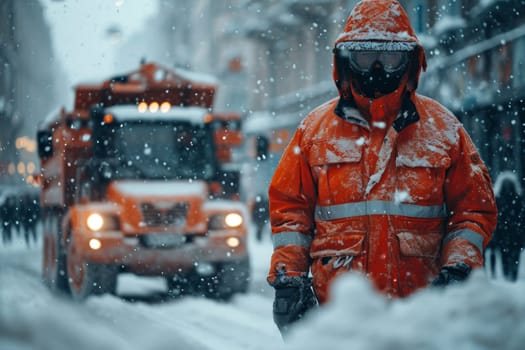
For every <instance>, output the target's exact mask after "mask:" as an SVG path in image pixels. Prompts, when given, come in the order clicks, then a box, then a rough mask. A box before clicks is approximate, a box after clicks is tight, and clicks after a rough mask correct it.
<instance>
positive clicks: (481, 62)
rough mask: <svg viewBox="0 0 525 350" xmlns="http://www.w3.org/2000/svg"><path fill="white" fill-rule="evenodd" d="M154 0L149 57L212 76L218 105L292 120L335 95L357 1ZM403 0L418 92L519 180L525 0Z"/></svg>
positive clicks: (493, 163)
mask: <svg viewBox="0 0 525 350" xmlns="http://www.w3.org/2000/svg"><path fill="white" fill-rule="evenodd" d="M159 1H160V6H159V7H160V12H159V14H158V16H155V18H152V19H151V25H148V26H147V27H148V29H146V31H147V33H146V32H143V33H141V34H140V35H142V36H143V37H145V36H149V37H153V36H154V37H155V38H156V39H155V42H156V44H155V45H154V46H155V47H156V49H152V55H151V59H156V60H160V61H161V62H162V63H164V64H168V65H170V66H182V67H185V68H188V69H192V70H195V71H199V72H205V73H209V74H212V75H215V76H217V77H218V78H219V79H218V80H219V95H218V96H217V108H219V109H227V110H237V111H240V112H242V113H244V115H245V116H246V118H250V116H251V115H252V114H254V113H257V114H260V113H261V112H262V113H266V114H267V115H268V116H270V118H274V119H275V120H276V122H278V121H282V120H287V119H288V120H291V121H292V123H298V122H299V120H300V119H301V118H302V117H304V116H305V115H306V113H308V111H310V110H311V109H312V108H314V107H315V106H317V105H319V104H320V103H321V102H323V101H325V100H327V99H329V98H331V97H335V96H337V91H336V88H335V85H334V83H333V81H332V47H333V43H334V41H335V39H336V38H337V36H338V35H339V33H340V32H341V31H342V29H343V27H344V23H345V20H346V18H347V16H348V14H349V13H350V11H351V9H352V8H353V7H354V5H355V4H356V3H357V1H356V0H231V1H228V2H222V1H221V2H218V1H212V0H195V1H192V2H191V3H190V2H188V1H184V0H159ZM401 3H402V5H403V6H404V8H405V9H406V11H407V13H408V15H409V16H410V18H411V21H412V25H413V27H414V29H415V30H416V32H417V34H418V36H419V37H420V40H421V41H422V43H423V46H424V47H425V50H426V54H427V60H428V66H429V69H428V71H427V72H426V73H423V74H422V76H421V85H420V90H419V91H420V92H421V93H424V94H427V95H430V96H432V97H434V98H436V99H437V100H439V101H440V102H442V103H443V104H445V105H446V106H447V107H448V108H450V109H451V110H452V111H453V112H454V113H456V114H457V115H458V117H459V118H460V119H461V120H462V121H463V122H464V123H465V125H466V126H467V127H468V129H469V131H470V132H471V133H472V134H473V138H474V139H475V142H476V143H477V145H478V147H479V148H480V151H481V153H482V155H483V157H484V159H485V160H486V161H487V163H488V164H489V166H490V168H491V171H493V173H494V172H497V171H498V169H503V168H511V169H515V170H516V171H518V172H519V173H520V178H521V179H522V181H523V176H522V175H521V173H522V170H521V168H522V163H523V162H524V160H523V153H524V152H523V147H522V143H521V139H525V137H522V136H523V130H522V128H523V124H524V120H523V118H524V110H523V99H524V96H523V95H524V93H523V91H525V90H524V89H523V87H524V84H525V72H524V69H525V68H524V65H525V63H524V60H525V58H524V54H525V38H524V31H525V27H524V26H525V0H484V1H478V0H401ZM135 43H136V41H135V40H134V42H133V43H130V44H129V45H128V46H129V47H133V45H136V44H135ZM125 55H127V56H129V50H128V51H124V52H123V56H125ZM489 130H493V131H495V130H497V132H496V133H495V134H496V135H495V136H494V137H492V138H491V139H490V140H489V139H488V133H487V131H489ZM494 140H497V141H494ZM501 152H503V154H504V155H503V156H500V155H501V154H502V153H501Z"/></svg>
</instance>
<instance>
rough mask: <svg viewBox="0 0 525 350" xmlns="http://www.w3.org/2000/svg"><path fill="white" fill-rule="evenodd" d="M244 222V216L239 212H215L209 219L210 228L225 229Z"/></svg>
mask: <svg viewBox="0 0 525 350" xmlns="http://www.w3.org/2000/svg"><path fill="white" fill-rule="evenodd" d="M242 223H243V217H242V216H241V215H240V214H238V213H228V214H215V215H212V216H210V219H209V221H208V229H209V230H225V229H229V228H236V227H239V226H241V225H242Z"/></svg>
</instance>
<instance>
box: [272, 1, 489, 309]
mask: <svg viewBox="0 0 525 350" xmlns="http://www.w3.org/2000/svg"><path fill="white" fill-rule="evenodd" d="M341 42H358V43H362V44H363V45H366V43H368V42H376V43H377V42H380V43H409V44H412V45H414V47H415V48H414V54H413V55H412V57H413V59H412V61H411V65H410V66H409V68H408V70H407V73H406V75H405V77H404V78H403V79H402V81H401V84H400V86H399V88H398V89H397V90H395V91H394V92H392V93H390V94H387V95H385V96H381V97H378V98H374V99H369V98H366V97H363V96H361V95H359V94H358V93H356V91H355V89H354V87H353V86H352V84H344V83H343V82H341V81H339V77H338V73H337V66H336V64H334V70H333V78H334V81H335V83H336V85H337V87H338V90H339V95H340V96H339V97H338V98H335V99H333V100H331V101H328V102H326V103H325V104H323V105H321V106H319V107H317V108H316V109H315V110H313V111H312V112H311V113H310V114H309V115H308V116H306V117H305V118H304V119H303V121H302V122H301V123H300V125H299V126H298V128H297V130H296V132H295V134H294V137H293V138H292V140H291V142H290V144H289V145H288V147H287V149H286V150H285V152H284V153H283V156H282V158H281V161H280V163H279V165H278V167H277V169H276V171H275V173H274V176H273V178H272V181H271V184H270V188H269V199H270V220H271V226H272V240H273V245H274V252H273V254H272V258H271V264H270V271H269V275H268V282H269V283H270V284H271V285H273V286H279V285H286V284H287V283H288V282H290V281H293V280H294V279H296V278H303V277H307V276H308V275H309V273H310V272H311V275H312V277H313V287H314V290H315V293H316V295H317V297H318V299H319V301H320V303H324V302H326V301H327V300H328V298H329V287H330V284H331V282H332V281H333V280H334V279H335V278H336V277H337V276H338V275H340V274H341V273H345V272H347V271H357V272H360V273H363V274H365V275H366V276H367V277H368V278H369V279H370V280H371V281H372V282H373V284H374V286H375V287H376V289H377V290H378V291H381V292H383V293H385V294H386V295H388V296H391V297H404V296H407V295H410V294H411V293H413V292H414V291H416V290H417V289H419V288H421V287H424V286H427V285H428V284H429V283H430V282H431V281H432V280H433V279H434V278H435V277H436V275H437V274H438V272H439V270H440V268H441V267H442V266H447V265H453V264H456V263H458V262H463V263H466V264H468V265H469V266H471V267H472V268H477V267H481V266H482V265H483V250H484V249H485V247H486V245H487V244H488V242H489V240H490V238H491V235H492V232H493V230H494V228H495V225H496V216H497V209H496V204H495V200H494V194H493V191H492V184H491V180H490V177H489V174H488V171H487V168H486V167H485V165H484V163H483V162H482V160H481V159H480V156H479V154H478V151H477V149H476V147H475V146H474V144H473V143H472V141H471V139H470V137H469V136H468V134H467V133H466V131H465V130H464V129H463V127H462V125H461V123H460V122H459V121H458V120H457V119H456V118H455V117H454V116H453V115H452V114H451V113H450V112H449V111H448V110H447V109H445V108H444V107H443V106H441V105H440V104H439V103H437V102H436V101H434V100H432V99H429V98H427V97H424V96H421V95H418V94H416V92H415V90H416V87H417V82H418V79H419V75H420V72H421V70H424V69H425V68H426V62H425V55H424V50H423V48H422V47H421V46H420V44H419V42H418V39H417V37H416V35H415V34H414V31H413V29H412V27H411V25H410V22H409V19H408V16H407V14H406V13H405V11H404V10H403V8H402V7H401V5H400V4H399V3H398V2H397V1H396V0H364V1H361V2H360V3H358V4H357V5H356V7H355V8H354V10H353V11H352V13H351V14H350V16H349V18H348V20H347V23H346V26H345V29H344V31H343V33H342V34H341V35H340V36H339V37H338V39H337V40H336V44H338V43H341ZM334 63H336V62H335V60H334Z"/></svg>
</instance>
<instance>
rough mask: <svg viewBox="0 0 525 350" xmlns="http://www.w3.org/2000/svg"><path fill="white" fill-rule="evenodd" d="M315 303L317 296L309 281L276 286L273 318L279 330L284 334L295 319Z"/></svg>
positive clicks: (302, 315) (300, 316)
mask: <svg viewBox="0 0 525 350" xmlns="http://www.w3.org/2000/svg"><path fill="white" fill-rule="evenodd" d="M316 305H317V298H316V297H315V295H314V292H313V290H312V287H311V283H310V282H309V281H305V283H302V284H301V285H300V286H292V287H276V288H275V300H274V302H273V320H274V322H275V324H276V325H277V327H278V328H279V331H280V332H281V334H282V335H283V336H284V334H285V333H286V332H287V331H288V330H289V327H290V326H291V325H292V324H293V323H294V322H296V321H297V320H299V319H301V318H302V317H304V315H305V313H306V312H307V311H308V310H310V309H311V308H313V307H315V306H316Z"/></svg>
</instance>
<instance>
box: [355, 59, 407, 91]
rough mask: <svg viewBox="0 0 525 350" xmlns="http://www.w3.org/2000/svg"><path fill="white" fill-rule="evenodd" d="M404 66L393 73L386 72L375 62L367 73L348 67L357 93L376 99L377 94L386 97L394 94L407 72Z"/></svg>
mask: <svg viewBox="0 0 525 350" xmlns="http://www.w3.org/2000/svg"><path fill="white" fill-rule="evenodd" d="M407 66H408V65H404V66H403V67H401V68H400V69H398V70H396V71H394V72H391V73H389V72H386V71H385V69H384V67H383V65H382V64H381V63H380V62H379V61H376V62H375V63H374V64H373V65H372V66H371V67H370V69H369V70H368V71H366V72H363V71H358V70H355V69H353V68H352V67H350V70H351V71H352V77H353V79H352V82H353V84H354V88H355V89H356V90H357V92H358V93H359V94H361V95H363V96H366V97H368V98H376V97H377V96H378V94H380V95H387V94H390V93H392V92H394V91H395V90H396V89H397V88H398V87H399V84H400V83H401V79H402V78H403V75H404V74H405V72H406V70H407Z"/></svg>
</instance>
